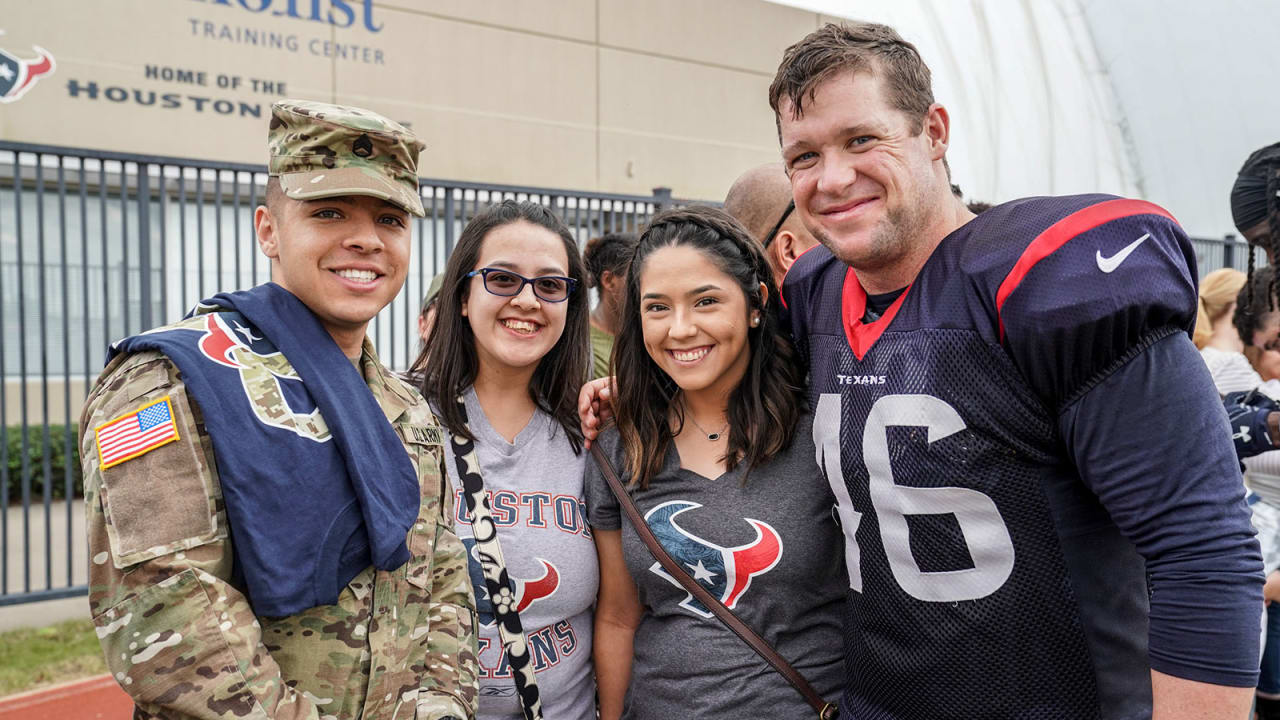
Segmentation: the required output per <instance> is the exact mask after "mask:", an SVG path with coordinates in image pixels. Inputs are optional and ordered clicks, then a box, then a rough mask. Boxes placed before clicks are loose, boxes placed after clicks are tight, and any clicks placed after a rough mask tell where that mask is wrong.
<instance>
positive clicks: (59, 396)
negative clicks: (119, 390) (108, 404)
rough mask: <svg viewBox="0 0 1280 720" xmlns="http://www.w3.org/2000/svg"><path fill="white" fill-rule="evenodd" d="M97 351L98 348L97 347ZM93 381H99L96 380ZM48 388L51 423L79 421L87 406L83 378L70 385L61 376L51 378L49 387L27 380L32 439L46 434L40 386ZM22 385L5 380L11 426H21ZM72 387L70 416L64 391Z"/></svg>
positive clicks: (6, 402)
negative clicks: (64, 407) (83, 409)
mask: <svg viewBox="0 0 1280 720" xmlns="http://www.w3.org/2000/svg"><path fill="white" fill-rule="evenodd" d="M94 350H95V351H97V350H99V348H94ZM93 382H97V379H96V378H95V379H94V381H93ZM42 385H43V386H44V387H47V388H48V390H49V423H50V424H53V425H62V424H65V423H66V422H67V418H68V417H70V418H71V422H73V423H78V422H80V410H81V408H83V407H84V397H85V395H88V394H89V391H88V389H87V388H86V387H85V384H84V379H83V378H80V379H76V378H72V379H71V384H70V385H69V386H68V385H67V383H65V382H63V380H62V376H61V375H58V376H55V377H50V378H49V382H48V383H47V384H43V383H41V381H40V378H39V377H36V378H28V379H27V381H26V389H27V404H26V419H27V425H28V426H30V427H31V433H32V436H33V437H34V436H36V435H38V434H39V433H41V432H44V428H43V427H42V426H43V425H44V421H45V418H44V415H43V407H44V401H43V399H42V396H41V392H42V390H41V387H42ZM22 386H23V382H22V380H20V379H17V378H5V380H4V389H5V403H4V408H5V413H6V417H7V419H8V421H9V427H14V426H15V425H21V424H22V417H23V405H22ZM67 387H70V388H71V415H70V416H68V415H66V414H65V413H64V412H63V403H65V402H66V401H67V398H66V394H65V392H64V391H65V390H66V388H67Z"/></svg>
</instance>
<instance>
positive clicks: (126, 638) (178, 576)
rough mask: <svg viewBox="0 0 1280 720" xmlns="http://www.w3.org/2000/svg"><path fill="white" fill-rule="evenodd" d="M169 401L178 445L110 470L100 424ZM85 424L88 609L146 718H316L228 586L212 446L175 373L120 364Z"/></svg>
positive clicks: (166, 365)
mask: <svg viewBox="0 0 1280 720" xmlns="http://www.w3.org/2000/svg"><path fill="white" fill-rule="evenodd" d="M166 397H167V398H168V399H169V400H170V405H171V407H172V413H173V419H174V420H175V425H176V431H177V436H178V437H177V440H175V441H172V442H168V443H167V444H164V445H161V446H158V447H156V448H155V449H152V450H148V451H146V452H144V453H143V454H140V455H137V456H136V457H133V458H132V459H128V460H124V461H123V462H120V463H118V464H112V463H108V467H107V468H106V469H103V468H102V467H101V465H102V462H101V460H100V455H99V446H98V442H97V433H96V431H95V428H98V427H99V426H101V425H103V424H104V423H107V422H110V421H111V420H114V419H116V418H119V417H121V416H125V415H128V414H130V413H132V412H135V411H137V410H138V409H139V408H142V407H145V406H147V405H148V404H150V403H153V402H155V401H157V400H160V399H162V398H166ZM80 427H81V433H82V435H81V438H80V450H81V457H82V458H83V461H82V462H83V466H84V478H85V522H86V526H87V535H88V543H89V558H90V562H89V608H90V612H91V614H92V616H93V622H94V625H95V626H96V630H97V634H98V638H99V641H100V642H101V643H102V649H103V652H104V653H105V655H106V660H107V666H108V668H109V669H110V671H111V673H112V674H113V675H114V676H115V679H116V681H117V682H119V683H120V686H121V687H122V688H124V690H125V691H126V692H127V693H129V695H130V696H132V697H133V700H134V702H135V703H136V704H137V706H138V708H139V710H140V711H141V712H140V713H139V714H140V716H147V717H165V718H211V719H214V718H216V719H219V720H225V719H227V718H248V717H253V718H273V719H281V720H285V719H289V720H292V719H294V718H318V713H317V712H316V709H315V707H314V706H313V705H312V703H311V702H310V701H309V700H307V699H306V698H304V697H302V696H301V695H299V694H298V693H297V692H295V691H294V690H293V689H292V688H290V687H288V686H287V685H285V683H284V682H283V681H282V679H281V676H280V670H279V667H278V666H277V664H276V663H275V661H274V660H273V659H272V658H271V655H270V654H269V653H268V652H267V650H266V648H265V647H264V646H263V644H262V640H261V635H262V630H261V627H260V626H259V624H258V621H257V619H256V618H255V617H254V615H253V612H252V611H251V610H250V608H249V603H248V601H247V600H246V599H245V598H244V596H243V595H241V594H240V593H239V592H238V591H237V590H236V589H235V588H234V587H232V586H231V584H230V583H228V582H227V578H229V577H230V573H231V565H232V554H231V544H230V539H229V538H228V536H227V528H226V518H225V513H224V510H223V505H222V496H221V490H220V489H219V485H218V481H217V477H216V471H215V469H214V468H215V465H214V462H213V449H212V446H211V444H210V442H209V438H208V436H207V435H206V434H205V433H204V432H203V423H202V420H201V418H200V415H199V412H198V408H197V407H196V406H195V405H194V404H193V403H191V402H189V400H188V398H187V396H186V390H185V386H184V384H183V383H182V381H181V380H180V379H179V376H178V372H177V370H176V368H174V367H173V365H172V364H171V363H170V362H169V361H168V360H167V359H166V358H164V357H163V356H160V355H157V354H155V353H140V354H138V355H134V356H130V357H128V358H123V359H118V360H117V361H115V362H113V363H112V364H111V365H110V366H108V367H107V369H106V370H105V371H104V372H103V376H102V379H101V380H100V381H99V382H98V384H97V386H96V387H95V388H94V390H93V392H92V393H90V395H89V398H88V400H87V402H86V404H85V409H84V414H83V415H82V417H81V424H80ZM108 457H110V455H108Z"/></svg>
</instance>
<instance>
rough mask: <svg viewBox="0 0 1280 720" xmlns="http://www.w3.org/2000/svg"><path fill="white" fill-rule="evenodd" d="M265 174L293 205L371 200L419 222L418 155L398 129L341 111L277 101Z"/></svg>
mask: <svg viewBox="0 0 1280 720" xmlns="http://www.w3.org/2000/svg"><path fill="white" fill-rule="evenodd" d="M267 147H268V149H269V150H270V151H271V161H270V163H269V164H268V166H267V168H268V172H269V174H270V175H271V176H273V177H279V178H280V187H281V189H283V190H284V193H285V195H286V196H287V197H290V198H293V199H295V200H312V199H315V198H324V197H334V196H335V195H371V196H373V197H376V198H382V199H383V200H386V201H388V202H392V203H395V204H396V205H399V206H400V207H402V208H404V209H405V210H407V211H408V212H410V213H412V214H414V215H417V216H418V217H422V216H423V215H425V214H426V213H425V212H423V210H422V199H421V197H420V196H419V195H418V153H419V152H421V151H422V148H423V144H422V142H421V141H420V140H418V138H417V137H415V136H414V134H413V133H412V132H410V131H409V130H408V128H405V127H404V126H402V125H400V124H399V123H397V122H395V121H393V120H388V119H387V118H385V117H382V116H381V115H378V114H377V113H374V112H370V111H368V110H362V109H360V108H355V107H347V106H343V105H330V104H328V103H318V102H309V101H306V100H281V101H279V102H277V103H275V104H274V105H272V106H271V127H270V129H269V130H268V131H267Z"/></svg>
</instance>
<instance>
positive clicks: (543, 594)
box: [462, 537, 560, 627]
mask: <svg viewBox="0 0 1280 720" xmlns="http://www.w3.org/2000/svg"><path fill="white" fill-rule="evenodd" d="M462 544H463V545H465V546H466V548H467V554H468V555H470V556H471V559H472V561H473V562H469V563H467V574H468V575H470V576H471V588H472V590H474V591H475V594H476V615H478V616H479V618H480V624H481V625H483V626H485V627H492V626H493V624H494V617H493V603H492V602H491V601H490V600H489V591H488V589H487V588H486V587H485V584H484V571H483V570H481V568H480V556H479V554H478V553H477V551H476V541H475V538H469V537H468V538H462ZM534 559H535V560H537V561H538V562H539V563H541V564H542V577H540V578H536V579H532V580H521V579H519V578H515V577H513V578H511V580H512V582H513V583H515V591H516V612H518V613H521V612H524V611H525V610H526V609H528V608H529V606H530V605H532V604H534V603H535V602H537V601H539V600H542V599H544V598H549V597H551V596H552V595H554V594H555V592H556V590H557V589H558V588H559V587H560V572H559V571H558V570H556V566H555V565H552V564H551V563H550V562H548V561H546V560H543V559H542V558H534Z"/></svg>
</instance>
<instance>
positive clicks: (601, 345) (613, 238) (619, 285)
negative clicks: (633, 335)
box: [582, 233, 639, 378]
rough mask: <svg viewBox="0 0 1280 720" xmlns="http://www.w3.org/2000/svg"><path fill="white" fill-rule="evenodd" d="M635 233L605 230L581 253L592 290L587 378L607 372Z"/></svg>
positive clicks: (624, 293) (633, 249) (634, 245)
mask: <svg viewBox="0 0 1280 720" xmlns="http://www.w3.org/2000/svg"><path fill="white" fill-rule="evenodd" d="M637 242H639V237H638V236H637V235H636V234H635V233H605V234H604V235H602V236H600V237H598V238H592V239H591V242H588V243H587V248H586V250H584V251H583V253H582V262H583V263H584V264H585V265H586V266H587V287H590V288H594V289H595V291H596V306H595V308H594V309H593V310H592V311H591V317H590V319H591V377H592V378H601V377H606V376H608V374H609V359H610V357H611V356H612V354H613V337H614V336H615V335H617V334H618V328H619V327H620V324H621V322H622V305H623V300H624V298H626V295H627V268H628V267H629V266H630V265H631V255H632V254H633V253H635V251H636V243H637Z"/></svg>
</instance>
